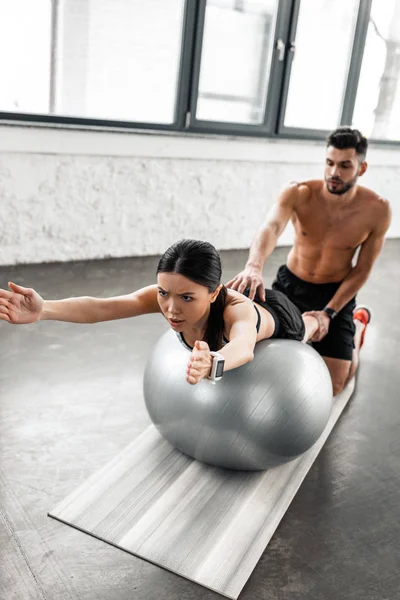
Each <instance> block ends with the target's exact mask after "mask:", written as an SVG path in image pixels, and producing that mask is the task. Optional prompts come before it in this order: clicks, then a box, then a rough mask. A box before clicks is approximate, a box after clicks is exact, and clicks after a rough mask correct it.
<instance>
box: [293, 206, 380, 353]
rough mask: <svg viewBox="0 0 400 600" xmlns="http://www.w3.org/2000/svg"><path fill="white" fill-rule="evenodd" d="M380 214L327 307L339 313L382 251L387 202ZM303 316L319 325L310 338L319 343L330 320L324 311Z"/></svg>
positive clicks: (360, 285) (367, 274)
mask: <svg viewBox="0 0 400 600" xmlns="http://www.w3.org/2000/svg"><path fill="white" fill-rule="evenodd" d="M382 202H383V204H382V214H381V215H380V216H379V218H377V219H376V223H377V226H376V227H375V228H374V229H373V230H372V231H371V233H370V234H369V236H368V237H367V239H366V240H365V242H363V243H362V245H361V248H360V252H359V255H358V259H357V263H356V265H355V266H354V267H353V268H352V270H351V271H350V273H349V274H348V275H347V277H345V279H343V281H342V284H341V285H340V287H339V288H338V289H337V291H336V293H335V295H334V296H333V298H332V299H331V300H330V301H329V302H328V304H327V307H328V308H332V309H333V310H334V311H336V312H339V311H340V310H342V308H343V307H344V306H345V305H346V304H347V303H348V302H350V300H351V299H352V298H354V296H355V295H356V294H357V292H358V291H359V290H360V289H361V288H362V286H363V285H364V283H365V282H366V281H367V279H368V277H369V275H370V273H371V269H372V267H373V265H374V262H375V261H376V259H377V258H378V256H379V253H380V251H381V250H382V246H383V243H384V241H385V234H386V231H387V230H388V228H389V225H390V221H391V211H390V206H389V203H388V202H387V201H382ZM304 315H311V316H314V317H315V318H316V319H317V321H318V324H319V328H318V331H317V332H316V333H315V334H314V336H313V337H312V338H311V341H312V342H319V341H321V340H322V339H323V338H324V337H325V336H326V334H327V333H328V330H329V325H330V319H329V317H328V315H327V314H326V313H325V312H324V311H308V312H306V313H304Z"/></svg>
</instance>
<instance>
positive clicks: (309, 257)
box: [286, 242, 355, 283]
mask: <svg viewBox="0 0 400 600" xmlns="http://www.w3.org/2000/svg"><path fill="white" fill-rule="evenodd" d="M354 254H355V250H351V252H350V251H347V252H346V251H336V250H334V249H330V248H323V249H321V248H320V247H318V246H314V247H312V248H310V247H309V246H308V245H306V244H301V243H296V242H295V244H294V245H293V247H292V249H291V250H290V252H289V255H288V258H287V263H286V264H287V266H288V269H289V270H290V271H291V272H292V273H294V274H295V275H296V276H297V277H298V278H299V279H302V280H303V281H309V282H310V283H336V282H338V281H343V279H345V278H346V277H347V275H348V274H349V273H350V271H351V269H352V258H353V256H354Z"/></svg>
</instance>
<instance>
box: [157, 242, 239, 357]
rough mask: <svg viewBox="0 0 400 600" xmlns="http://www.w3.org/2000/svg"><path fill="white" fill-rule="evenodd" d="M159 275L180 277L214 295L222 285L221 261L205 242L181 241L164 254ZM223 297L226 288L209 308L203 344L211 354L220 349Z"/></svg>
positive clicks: (159, 266)
mask: <svg viewBox="0 0 400 600" xmlns="http://www.w3.org/2000/svg"><path fill="white" fill-rule="evenodd" d="M158 273H179V274H180V275H183V276H184V277H187V278H188V279H190V280H191V281H194V282H195V283H199V284H200V285H204V286H205V287H206V288H207V289H208V291H209V292H215V290H216V289H217V287H218V286H219V285H220V283H221V275H222V267H221V259H220V257H219V254H218V252H217V251H216V249H215V248H214V246H213V245H212V244H209V243H208V242H202V241H199V240H180V241H179V242H176V243H175V244H173V245H172V246H170V247H169V248H168V249H167V250H166V251H165V252H164V254H163V255H162V257H161V258H160V261H159V263H158V267H157V274H158ZM226 293H227V292H226V287H225V286H222V288H221V291H220V292H219V294H218V296H217V298H216V300H215V302H213V303H212V304H211V306H210V316H209V318H208V324H207V329H206V333H205V336H204V340H205V341H206V342H207V344H208V345H209V346H210V349H211V350H214V351H215V350H219V349H220V348H221V346H222V337H223V332H224V319H223V312H224V308H225V302H226Z"/></svg>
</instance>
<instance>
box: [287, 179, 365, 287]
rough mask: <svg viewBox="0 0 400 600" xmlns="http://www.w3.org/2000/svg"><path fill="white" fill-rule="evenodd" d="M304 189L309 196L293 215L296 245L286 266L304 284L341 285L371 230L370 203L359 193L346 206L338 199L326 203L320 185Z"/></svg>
mask: <svg viewBox="0 0 400 600" xmlns="http://www.w3.org/2000/svg"><path fill="white" fill-rule="evenodd" d="M303 185H304V184H303ZM305 185H306V186H307V188H308V191H309V193H308V195H304V200H303V201H300V202H299V203H297V204H296V207H295V210H294V213H293V215H292V224H293V226H294V230H295V241H294V245H293V248H292V249H291V251H290V253H289V256H288V260H287V266H288V268H289V269H290V271H291V272H292V273H294V274H295V275H297V277H299V278H300V279H302V280H303V281H309V282H311V283H330V282H337V281H343V279H345V277H347V275H348V274H349V273H350V271H351V269H352V259H353V257H354V255H355V253H356V251H357V248H358V247H359V246H360V245H361V244H362V243H363V242H364V241H365V240H366V239H367V238H368V236H369V234H370V231H371V229H372V225H371V216H372V215H371V209H370V203H369V201H368V199H367V198H366V197H365V196H366V194H365V192H364V191H361V190H360V191H359V192H358V195H357V196H356V197H355V199H354V200H352V201H351V202H348V203H346V202H345V201H343V200H341V199H340V198H333V199H332V200H330V199H329V198H328V199H327V198H326V196H325V195H324V194H323V193H322V188H323V181H312V182H307V184H305Z"/></svg>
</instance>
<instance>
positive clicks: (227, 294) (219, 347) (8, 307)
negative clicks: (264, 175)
mask: <svg viewBox="0 0 400 600" xmlns="http://www.w3.org/2000/svg"><path fill="white" fill-rule="evenodd" d="M221 275H222V268H221V260H220V257H219V254H218V252H217V251H216V249H215V248H214V246H212V245H211V244H209V243H208V242H202V241H197V240H182V241H180V242H177V243H176V244H174V245H173V246H171V247H170V248H168V250H166V252H165V253H164V254H163V256H162V257H161V259H160V261H159V263H158V268H157V285H150V286H148V287H145V288H141V289H139V290H137V291H136V292H133V293H132V294H127V295H124V296H117V297H113V298H91V297H80V298H68V299H65V300H55V301H44V300H43V299H42V298H41V296H39V294H37V293H36V292H35V291H34V290H32V289H28V288H23V287H21V286H18V285H16V284H14V283H11V282H10V283H9V288H10V290H11V291H7V290H0V319H2V320H3V321H7V322H9V323H14V324H23V323H34V322H35V321H39V320H55V321H69V322H72V323H99V322H101V321H111V320H113V319H123V318H128V317H137V316H139V315H144V314H149V313H162V315H163V316H164V317H165V318H166V319H167V321H168V323H169V325H170V326H171V328H172V329H173V330H174V331H175V332H176V333H177V334H178V335H179V337H180V339H181V341H182V342H183V343H184V344H185V345H186V346H187V347H188V348H190V350H191V357H190V360H189V363H188V367H187V373H186V379H187V381H188V382H189V383H191V384H196V383H198V382H199V381H200V380H201V379H204V378H207V377H209V376H210V373H211V368H212V365H213V360H214V356H213V355H212V354H211V352H214V354H215V351H219V352H218V355H222V357H223V358H224V359H225V365H224V370H225V371H228V370H230V369H235V368H236V367H240V366H241V365H244V364H245V363H247V362H250V361H251V360H252V359H253V352H254V346H255V344H256V342H259V341H260V340H263V339H267V338H271V337H279V338H286V339H295V340H299V341H304V342H306V341H308V340H309V339H310V338H311V337H312V335H313V334H314V332H315V331H316V330H317V328H318V323H317V320H316V319H315V318H314V317H312V316H302V315H301V313H300V311H299V310H298V309H297V307H296V306H295V305H294V304H293V303H292V302H290V300H288V298H286V296H285V295H284V294H281V293H280V292H276V291H273V290H266V302H262V301H261V300H260V299H259V298H257V297H256V298H255V300H254V302H252V301H251V300H249V299H248V298H247V297H246V295H243V294H240V293H239V292H236V291H234V290H227V289H226V288H225V286H224V285H222V284H221Z"/></svg>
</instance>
